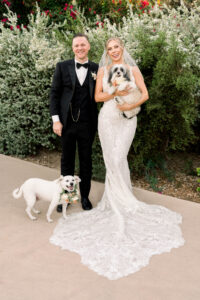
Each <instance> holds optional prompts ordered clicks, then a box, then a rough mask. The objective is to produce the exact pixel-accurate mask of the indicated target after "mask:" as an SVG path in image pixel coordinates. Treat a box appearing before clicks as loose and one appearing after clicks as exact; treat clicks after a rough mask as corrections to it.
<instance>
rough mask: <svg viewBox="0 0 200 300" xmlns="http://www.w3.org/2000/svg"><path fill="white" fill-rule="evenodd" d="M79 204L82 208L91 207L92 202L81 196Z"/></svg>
mask: <svg viewBox="0 0 200 300" xmlns="http://www.w3.org/2000/svg"><path fill="white" fill-rule="evenodd" d="M81 204H82V208H83V209H84V210H90V209H92V203H91V202H90V200H89V199H88V198H85V197H82V198H81Z"/></svg>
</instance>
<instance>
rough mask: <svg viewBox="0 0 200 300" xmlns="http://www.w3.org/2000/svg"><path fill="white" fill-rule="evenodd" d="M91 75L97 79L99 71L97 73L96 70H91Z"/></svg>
mask: <svg viewBox="0 0 200 300" xmlns="http://www.w3.org/2000/svg"><path fill="white" fill-rule="evenodd" d="M91 75H92V78H93V79H94V80H96V79H97V73H95V72H91Z"/></svg>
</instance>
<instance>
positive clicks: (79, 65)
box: [76, 62, 88, 69]
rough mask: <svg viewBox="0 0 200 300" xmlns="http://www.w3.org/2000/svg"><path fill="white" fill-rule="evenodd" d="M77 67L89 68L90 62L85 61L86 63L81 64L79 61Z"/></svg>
mask: <svg viewBox="0 0 200 300" xmlns="http://www.w3.org/2000/svg"><path fill="white" fill-rule="evenodd" d="M76 67H77V69H79V68H80V67H84V68H86V69H87V68H88V63H85V64H79V63H78V62H77V63H76Z"/></svg>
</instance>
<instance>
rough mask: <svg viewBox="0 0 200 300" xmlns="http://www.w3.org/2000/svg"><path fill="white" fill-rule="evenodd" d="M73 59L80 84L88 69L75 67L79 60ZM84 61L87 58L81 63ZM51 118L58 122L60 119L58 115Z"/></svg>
mask: <svg viewBox="0 0 200 300" xmlns="http://www.w3.org/2000/svg"><path fill="white" fill-rule="evenodd" d="M74 60H75V71H76V75H77V77H78V81H79V83H80V85H83V83H84V81H85V78H86V76H87V72H88V69H86V68H84V67H80V68H79V69H77V67H76V63H80V62H79V61H77V60H76V59H74ZM86 63H88V59H87V60H86V61H84V62H83V63H82V64H86ZM52 120H53V122H59V121H60V118H59V115H54V116H52Z"/></svg>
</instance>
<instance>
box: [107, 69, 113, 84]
mask: <svg viewBox="0 0 200 300" xmlns="http://www.w3.org/2000/svg"><path fill="white" fill-rule="evenodd" d="M112 76H113V71H112V68H111V69H110V71H109V76H108V83H111V79H112Z"/></svg>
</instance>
